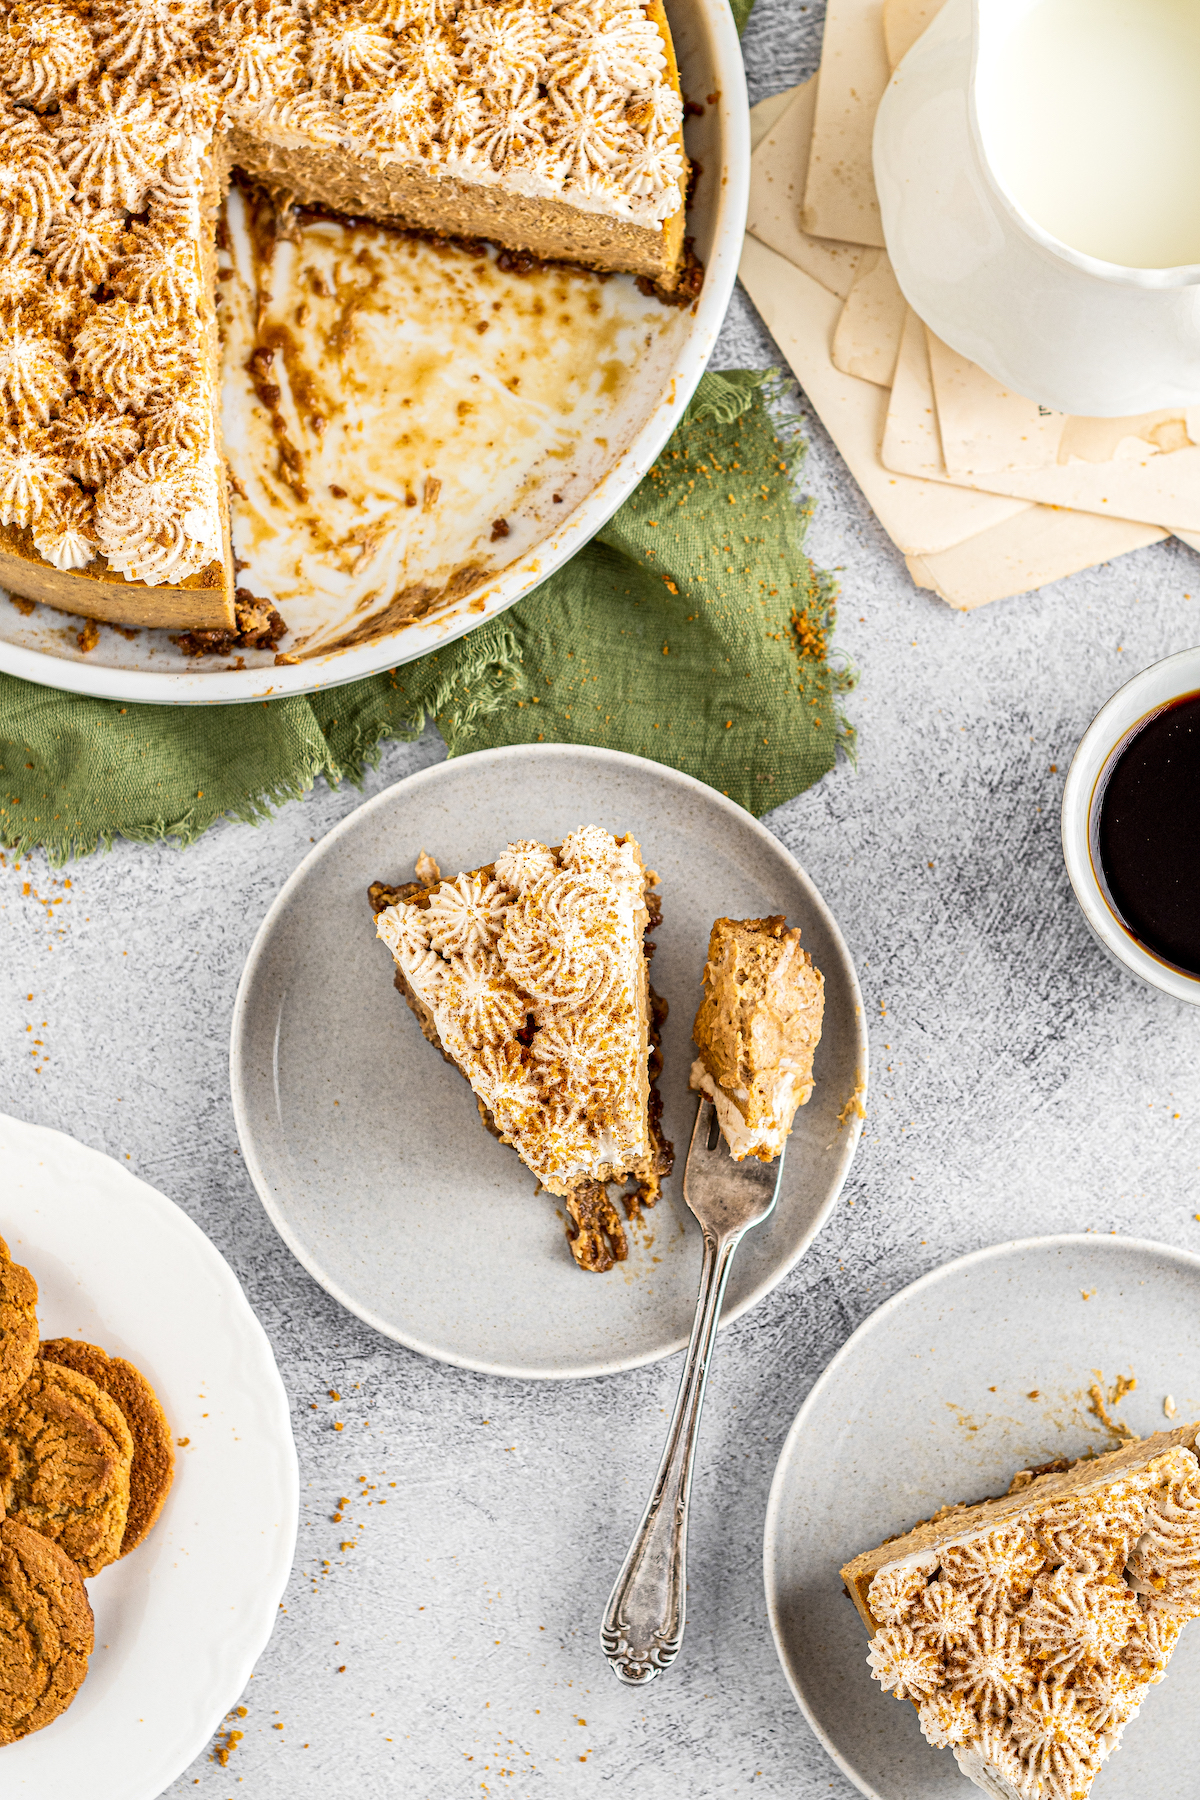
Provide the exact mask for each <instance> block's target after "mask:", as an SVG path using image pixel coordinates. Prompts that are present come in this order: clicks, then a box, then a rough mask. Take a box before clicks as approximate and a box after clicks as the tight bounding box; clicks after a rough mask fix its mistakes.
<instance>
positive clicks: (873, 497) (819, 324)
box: [738, 237, 1026, 556]
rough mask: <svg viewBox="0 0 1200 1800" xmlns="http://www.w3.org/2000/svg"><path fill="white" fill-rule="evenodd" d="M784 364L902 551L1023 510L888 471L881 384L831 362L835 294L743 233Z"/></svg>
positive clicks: (750, 271)
mask: <svg viewBox="0 0 1200 1800" xmlns="http://www.w3.org/2000/svg"><path fill="white" fill-rule="evenodd" d="M738 273H739V274H740V276H741V278H742V281H743V283H744V285H745V287H746V289H747V291H748V293H749V295H750V298H751V299H752V300H753V301H754V304H755V306H756V307H757V308H758V310H759V312H760V313H761V314H762V318H763V322H764V324H765V325H766V327H767V329H768V330H769V331H770V333H771V335H772V337H773V338H774V339H775V342H776V343H777V344H778V345H779V348H780V349H781V350H782V351H783V354H784V355H785V356H786V358H787V360H788V365H789V367H790V368H791V370H792V373H793V374H794V375H795V377H796V379H797V381H799V383H800V385H801V387H802V388H803V389H804V391H805V393H806V394H807V395H808V398H809V399H810V400H811V402H812V404H813V405H814V406H815V407H816V409H817V412H818V413H819V414H820V417H821V419H822V421H823V423H824V424H825V426H826V427H827V429H828V430H829V433H830V435H831V436H832V438H833V440H834V442H835V443H836V444H837V447H838V449H839V450H840V451H841V453H842V456H843V457H844V458H845V461H846V463H847V465H848V466H849V469H850V473H851V474H852V475H853V476H854V479H855V480H856V481H857V482H858V485H859V486H860V487H861V488H862V490H863V493H864V494H865V495H866V497H867V500H868V502H869V504H870V506H871V508H872V510H873V511H874V512H875V513H876V514H877V515H878V517H879V520H880V523H881V524H882V525H883V528H884V530H885V531H886V532H887V534H888V536H889V537H890V538H892V539H893V541H894V542H895V543H896V544H897V545H898V546H899V548H900V549H901V550H902V551H904V552H905V554H910V555H915V556H924V555H935V554H937V553H938V552H939V551H941V550H946V549H949V548H950V547H951V546H952V545H955V544H960V543H961V542H962V541H963V539H964V538H967V537H971V536H972V535H974V533H976V532H978V531H981V530H983V529H985V528H986V527H987V526H990V525H996V524H1000V523H1001V522H1003V521H1004V520H1007V519H1012V518H1015V517H1016V516H1017V514H1019V513H1021V512H1024V511H1025V510H1026V508H1025V506H1024V505H1023V504H1022V503H1021V502H1020V501H1013V500H1004V499H1000V498H999V497H997V496H995V495H990V494H988V495H984V494H978V493H972V492H971V491H970V490H969V489H967V488H953V487H949V486H947V485H944V484H942V483H939V482H937V481H922V480H920V479H909V478H906V477H905V476H903V475H895V474H892V473H891V472H890V471H889V470H887V469H885V468H884V466H883V464H882V463H881V462H880V460H879V439H880V434H881V432H882V430H883V426H884V421H885V419H886V416H887V406H888V395H887V390H886V389H885V388H881V387H878V386H877V385H876V384H875V383H874V382H871V381H860V380H858V379H857V378H856V377H855V376H853V375H845V374H843V373H842V371H841V370H840V369H836V368H835V367H834V365H833V360H832V358H831V356H830V353H829V350H830V345H831V343H832V341H833V333H834V329H835V327H836V325H837V321H838V315H839V312H840V310H841V308H840V305H839V301H838V297H837V295H836V294H831V293H830V292H829V291H828V290H827V289H826V288H823V287H822V286H821V285H820V283H819V282H817V281H814V280H813V278H812V277H811V275H807V274H805V272H804V271H803V270H802V269H797V268H796V267H795V266H794V265H793V264H792V263H790V262H788V261H787V259H786V258H785V257H782V256H780V255H779V253H778V251H775V250H771V249H769V248H768V247H767V245H766V244H762V243H759V242H758V240H757V239H755V238H752V237H748V238H747V239H746V242H745V245H744V246H743V249H742V261H741V266H740V268H739V270H738Z"/></svg>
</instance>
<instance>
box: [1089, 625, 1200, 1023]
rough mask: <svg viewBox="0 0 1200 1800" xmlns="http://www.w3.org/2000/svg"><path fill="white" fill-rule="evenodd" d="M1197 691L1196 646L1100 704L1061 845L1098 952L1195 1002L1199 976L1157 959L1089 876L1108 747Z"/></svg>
mask: <svg viewBox="0 0 1200 1800" xmlns="http://www.w3.org/2000/svg"><path fill="white" fill-rule="evenodd" d="M1197 690H1200V647H1197V648H1196V649H1194V650H1180V651H1179V652H1178V653H1177V655H1175V656H1168V657H1165V658H1164V659H1163V661H1162V662H1157V663H1152V664H1151V665H1150V667H1149V668H1148V669H1143V670H1142V671H1141V673H1140V674H1138V675H1135V676H1134V677H1133V680H1132V681H1127V682H1126V683H1125V686H1124V687H1123V688H1119V689H1118V690H1117V692H1116V693H1115V694H1114V695H1113V697H1112V699H1111V700H1109V701H1108V702H1106V704H1105V705H1104V706H1102V707H1101V709H1100V711H1099V712H1098V713H1097V714H1096V717H1095V718H1094V719H1093V720H1092V722H1091V724H1090V725H1089V726H1088V728H1087V730H1086V731H1085V732H1084V734H1083V736H1082V738H1081V739H1080V740H1079V748H1078V749H1077V750H1076V752H1075V755H1074V757H1073V758H1072V761H1071V767H1070V771H1069V773H1068V775H1067V780H1066V785H1065V786H1064V788H1063V798H1062V843H1063V857H1064V860H1065V862H1066V865H1067V874H1068V875H1069V876H1070V878H1071V886H1072V887H1073V888H1074V890H1075V898H1076V899H1077V900H1078V902H1079V907H1080V911H1081V912H1082V913H1083V917H1084V920H1085V922H1086V924H1087V927H1088V930H1089V931H1090V932H1091V934H1092V936H1093V937H1094V938H1095V939H1096V942H1097V943H1098V944H1099V945H1100V947H1101V949H1103V950H1105V951H1106V952H1107V954H1108V955H1109V956H1110V957H1111V958H1112V959H1113V961H1114V962H1116V963H1119V964H1120V966H1121V967H1122V968H1123V969H1126V970H1128V971H1129V973H1130V974H1131V975H1136V976H1137V977H1138V978H1139V980H1141V981H1144V982H1146V983H1147V984H1148V985H1149V986H1150V987H1153V988H1157V989H1158V990H1159V992H1160V993H1164V994H1170V995H1171V996H1172V997H1173V998H1174V999H1176V1000H1186V1001H1187V1002H1188V1004H1189V1005H1190V1006H1200V978H1197V977H1196V976H1195V975H1189V974H1188V973H1187V972H1186V970H1184V969H1179V968H1176V967H1175V966H1174V965H1173V964H1171V963H1168V962H1164V961H1163V959H1162V958H1161V957H1158V956H1155V955H1154V954H1153V953H1152V952H1151V951H1149V950H1147V949H1146V948H1145V947H1144V946H1143V945H1142V944H1140V943H1139V942H1138V940H1137V939H1136V938H1135V937H1134V936H1133V935H1132V933H1131V932H1130V930H1129V928H1128V927H1127V926H1126V925H1125V924H1124V922H1123V921H1122V920H1121V919H1120V918H1119V917H1118V916H1117V914H1116V913H1115V912H1114V911H1113V909H1112V907H1111V905H1110V904H1109V901H1108V897H1107V895H1106V893H1105V890H1104V886H1103V885H1102V883H1101V881H1100V878H1099V876H1098V875H1097V873H1096V861H1097V859H1098V852H1097V847H1096V832H1097V821H1098V815H1099V809H1100V802H1101V799H1102V798H1103V793H1104V782H1105V779H1106V777H1107V775H1108V772H1109V769H1110V766H1111V762H1112V758H1113V755H1114V752H1115V751H1116V750H1118V749H1119V748H1120V747H1121V746H1122V745H1123V743H1124V741H1125V739H1126V738H1127V737H1128V736H1129V735H1130V733H1131V732H1133V730H1134V729H1135V727H1137V726H1138V725H1140V724H1141V723H1142V722H1143V721H1144V720H1145V719H1146V718H1147V717H1148V716H1149V715H1150V714H1151V713H1154V712H1157V711H1158V709H1159V708H1160V707H1162V706H1165V705H1167V704H1168V703H1169V702H1170V701H1172V700H1177V699H1179V698H1180V697H1181V696H1182V695H1184V694H1191V693H1195V692H1196V691H1197Z"/></svg>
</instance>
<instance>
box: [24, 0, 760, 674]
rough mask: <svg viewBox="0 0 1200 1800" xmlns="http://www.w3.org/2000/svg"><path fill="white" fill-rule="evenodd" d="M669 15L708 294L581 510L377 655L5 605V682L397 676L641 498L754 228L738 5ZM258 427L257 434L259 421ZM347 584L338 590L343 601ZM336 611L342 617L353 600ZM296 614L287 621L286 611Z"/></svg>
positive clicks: (648, 374) (622, 425)
mask: <svg viewBox="0 0 1200 1800" xmlns="http://www.w3.org/2000/svg"><path fill="white" fill-rule="evenodd" d="M667 11H668V14H669V16H670V24H671V31H672V36H673V39H674V43H675V48H676V52H677V55H678V59H679V65H680V71H681V77H682V83H683V89H684V93H685V96H687V97H688V98H691V99H695V100H697V101H698V102H700V103H702V104H703V106H704V111H703V114H702V116H700V117H695V118H689V119H688V121H687V131H686V137H687V143H688V149H689V152H690V154H691V155H692V156H693V158H694V159H695V160H696V161H697V162H698V163H699V164H700V165H701V170H702V173H701V175H700V178H699V181H698V184H697V188H696V195H695V200H694V203H693V205H692V207H691V209H690V210H689V214H688V226H687V228H688V231H689V232H690V233H691V234H693V235H694V237H695V245H696V252H697V254H698V255H699V257H700V259H701V261H702V262H703V263H704V265H705V279H704V285H703V288H702V290H701V293H700V296H699V299H698V300H697V301H696V303H695V305H694V306H693V307H691V308H672V309H665V308H659V309H658V310H659V311H660V312H662V313H663V314H664V319H663V321H662V325H661V331H658V332H657V341H656V343H655V345H654V349H653V353H652V354H650V355H649V356H647V357H646V359H645V362H644V364H643V363H641V362H640V360H635V361H634V363H633V364H629V363H628V362H627V363H626V373H627V374H628V370H629V368H630V367H632V368H634V369H635V371H639V373H636V374H634V375H631V376H629V378H628V379H625V380H623V382H621V383H620V384H618V385H617V386H616V387H615V388H614V392H613V397H612V400H611V403H610V404H609V409H608V411H607V414H604V413H603V411H602V412H601V416H599V417H598V419H595V420H594V419H593V418H592V417H591V416H590V415H589V417H588V421H587V429H588V433H589V437H590V439H592V440H594V442H595V443H596V444H598V445H599V444H603V446H604V447H603V448H602V449H601V450H600V451H599V454H596V453H595V451H594V450H593V452H592V455H593V457H594V460H593V461H591V462H590V463H588V465H587V469H586V479H582V480H581V481H580V483H579V498H578V500H577V501H576V499H575V494H574V493H571V494H568V495H567V496H566V499H567V506H566V508H565V509H564V510H565V511H566V513H567V516H566V517H565V518H563V519H562V520H561V522H558V523H551V521H550V519H549V518H547V519H546V521H545V529H544V530H543V529H542V526H540V525H539V526H538V527H537V528H536V529H533V530H531V532H529V533H527V534H526V539H527V541H520V540H518V542H519V548H518V544H517V543H515V544H514V546H513V547H514V549H517V554H516V556H515V559H514V560H513V561H512V562H511V563H510V564H509V565H508V566H507V567H505V568H503V569H501V570H499V572H498V573H496V574H495V575H494V576H492V577H490V578H489V579H488V580H487V581H486V582H485V583H484V584H483V585H482V586H479V587H477V588H475V589H473V590H472V591H471V592H470V593H468V594H465V595H464V596H463V598H462V599H461V600H458V601H456V602H453V603H451V604H450V605H448V606H446V607H445V609H444V610H440V611H437V612H435V613H433V614H431V615H430V616H429V617H427V618H426V619H423V620H419V621H416V622H414V623H412V624H409V625H404V626H402V627H401V628H400V629H398V630H393V631H392V632H390V633H389V634H388V635H386V636H383V637H380V638H374V639H371V640H370V641H368V642H366V643H363V644H358V645H355V646H353V647H351V648H347V649H343V650H335V651H333V652H332V653H329V654H316V655H313V656H312V657H311V658H310V659H308V660H304V661H301V662H298V663H293V664H286V665H276V664H275V662H274V658H273V656H272V655H271V654H270V653H265V652H251V653H247V654H246V655H245V657H244V658H243V659H241V660H244V662H245V663H246V665H247V666H245V667H243V668H236V667H233V666H231V664H232V661H233V659H232V658H230V657H209V658H204V659H200V660H196V659H191V658H189V657H188V656H186V655H185V654H184V653H183V652H182V651H181V650H179V649H178V648H177V647H176V646H175V645H174V644H173V643H172V642H171V639H170V636H169V634H168V633H167V632H165V631H142V632H140V633H138V635H137V637H136V638H134V639H128V638H126V637H123V636H122V635H121V634H120V633H118V632H116V631H112V630H107V629H103V628H102V630H101V634H100V643H99V644H98V645H97V646H96V647H95V648H93V649H92V650H91V651H89V652H87V653H84V652H83V651H82V649H81V647H80V646H79V644H78V642H77V638H78V634H79V631H80V627H81V625H82V620H79V619H74V618H72V617H71V616H70V615H68V614H65V613H60V612H55V611H53V610H51V609H50V608H46V607H38V608H37V609H36V610H35V611H34V612H33V613H32V614H29V615H28V616H26V615H25V614H23V613H22V612H21V611H20V610H18V609H17V608H16V607H14V606H12V605H11V604H10V603H8V602H7V601H6V600H3V599H2V598H0V670H4V671H6V672H7V673H9V674H12V675H18V676H22V677H24V678H25V679H26V680H30V681H37V682H42V683H44V684H46V685H49V686H53V687H59V688H66V689H68V690H70V691H72V692H75V693H83V694H93V695H97V696H100V697H105V698H111V699H119V700H133V701H143V702H154V703H171V704H184V705H187V704H191V705H209V704H212V703H214V702H217V703H224V702H229V701H242V700H252V699H262V698H265V697H267V696H270V697H272V698H279V697H281V696H283V695H287V694H299V693H307V692H311V691H312V690H314V689H317V688H322V687H330V686H338V685H340V684H342V683H344V682H348V681H354V680H358V679H361V678H362V677H364V676H367V675H371V674H375V673H377V672H378V671H380V670H382V669H391V668H394V667H396V666H397V665H398V664H400V663H404V662H410V661H412V660H413V659H414V658H416V657H419V656H423V655H425V654H426V653H427V652H429V651H431V650H435V649H437V648H438V647H439V646H440V645H443V644H446V643H448V642H450V641H452V640H453V639H455V638H457V637H461V636H463V635H464V633H466V632H467V631H469V630H471V629H472V628H473V627H474V626H476V625H479V624H480V623H482V622H483V621H484V620H486V619H489V618H491V617H494V616H495V614H497V613H499V612H503V611H504V609H505V608H506V607H508V606H511V605H512V604H513V603H514V602H515V601H517V600H519V599H520V598H521V596H522V595H523V594H525V593H528V592H529V590H530V589H531V588H533V587H535V586H537V584H538V583H539V582H540V581H542V580H544V579H545V578H546V576H547V575H549V574H551V573H552V572H553V571H554V570H555V569H557V568H559V567H560V566H561V565H562V564H563V563H564V562H566V561H567V560H568V559H569V558H570V557H571V556H573V555H574V554H575V552H576V551H577V550H579V549H580V548H581V547H582V546H583V545H584V544H586V543H587V542H588V541H589V539H591V538H592V537H593V536H594V535H595V533H596V532H597V531H598V530H599V529H600V527H601V526H602V525H603V524H604V522H605V521H606V520H607V519H608V518H609V517H611V515H612V514H613V513H614V512H615V511H616V509H617V508H618V507H619V506H620V505H621V504H622V503H623V502H624V501H625V500H626V499H627V498H628V496H629V494H630V493H632V491H633V489H634V488H635V487H636V486H637V484H638V482H639V481H640V480H641V479H642V477H643V475H644V474H645V473H646V471H647V470H648V469H649V468H650V466H651V465H652V463H653V462H654V460H655V457H656V456H657V455H658V453H659V451H660V450H661V449H662V447H663V445H664V444H665V442H666V440H667V438H668V437H669V436H670V434H671V432H672V431H673V430H674V428H675V426H676V425H677V424H678V423H679V421H680V418H681V417H682V415H683V411H684V409H685V407H686V405H687V403H688V400H689V399H690V398H691V395H692V393H693V391H694V389H695V386H696V383H697V382H698V381H699V379H700V376H701V375H702V374H703V372H704V369H705V367H706V365H707V363H708V359H709V357H710V355H711V354H712V350H713V347H714V345H715V343H716V340H717V334H718V332H719V330H720V327H721V322H722V320H723V318H724V316H725V311H726V308H727V306H728V302H729V296H730V293H731V291H732V289H733V284H734V280H735V278H736V274H737V263H738V257H739V254H740V251H741V243H742V236H743V232H744V227H745V219H746V205H747V198H748V191H749V172H750V137H749V114H748V108H747V101H746V88H745V77H744V73H743V68H742V57H741V46H740V44H739V41H738V36H737V31H736V28H735V26H734V23H733V17H732V14H731V13H730V10H729V6H728V4H727V0H671V4H669V5H668V7H667ZM710 97H711V103H710ZM612 279H613V280H615V281H616V282H618V283H625V284H628V282H629V278H628V277H614V278H612ZM630 292H632V288H631V287H630ZM649 304H651V305H654V306H655V307H657V302H650V303H649ZM230 374H231V371H230V369H229V366H228V365H227V373H226V383H225V403H224V409H223V410H224V417H225V422H226V431H227V437H228V438H229V439H230V452H231V460H233V461H234V462H236V456H237V448H236V440H237V437H238V431H239V420H238V416H237V414H238V409H239V408H240V409H243V412H245V411H246V410H247V409H248V408H249V406H250V403H251V401H252V398H253V395H252V390H250V389H248V388H247V387H246V385H245V383H240V384H239V381H238V379H237V378H236V375H235V377H234V379H233V380H232V381H231V379H230ZM231 407H232V409H233V414H234V416H233V417H232V419H231ZM231 424H232V427H233V429H232V431H231V430H230V426H231ZM245 429H246V435H247V437H249V436H251V435H252V429H253V428H252V426H251V425H250V423H249V421H248V418H247V419H246V420H245ZM543 473H544V471H543ZM519 475H520V472H519V471H518V472H517V473H515V474H514V476H513V480H512V484H511V485H512V487H513V490H514V491H516V490H518V489H519V488H520V485H521V483H520V478H519ZM589 483H590V486H589V485H588V484H589ZM549 485H553V484H552V483H551V484H549ZM573 502H574V503H573ZM497 510H498V509H497ZM539 532H540V533H541V535H538V533H539ZM234 539H235V550H238V552H239V554H244V552H243V551H242V549H241V547H240V546H239V544H238V524H237V520H236V517H235V526H234ZM249 560H250V570H251V572H250V574H249V575H247V576H246V577H245V579H246V581H247V584H248V585H251V586H252V587H253V588H254V591H256V592H258V593H262V594H268V593H269V592H270V589H269V587H268V586H266V585H265V584H264V583H263V582H262V581H261V580H256V579H255V573H254V556H253V553H252V554H251V556H250V559H249ZM336 586H337V583H336V582H332V581H331V582H330V584H329V589H330V594H331V596H332V595H333V594H334V590H335V588H336ZM334 603H335V602H334V600H333V599H332V598H331V600H330V605H331V606H332V605H334ZM336 604H337V605H338V606H342V605H343V601H342V598H341V596H340V595H339V597H338V598H337V601H336ZM283 610H284V613H285V617H286V616H287V607H286V605H285V606H284V608H283ZM287 647H288V646H287V643H286V641H285V644H284V648H285V649H287ZM206 665H207V666H206Z"/></svg>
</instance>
